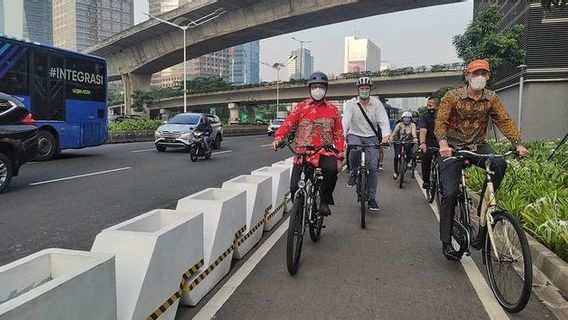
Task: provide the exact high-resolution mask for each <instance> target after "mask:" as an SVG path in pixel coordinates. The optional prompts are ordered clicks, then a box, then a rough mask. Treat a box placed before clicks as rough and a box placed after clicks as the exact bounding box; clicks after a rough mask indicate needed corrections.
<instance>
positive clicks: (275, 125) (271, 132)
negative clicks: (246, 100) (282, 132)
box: [268, 119, 284, 136]
mask: <svg viewBox="0 0 568 320" xmlns="http://www.w3.org/2000/svg"><path fill="white" fill-rule="evenodd" d="M282 123H284V119H274V120H272V121H271V122H270V124H269V125H268V135H269V136H273V135H274V133H275V132H276V130H278V128H280V125H281V124H282Z"/></svg>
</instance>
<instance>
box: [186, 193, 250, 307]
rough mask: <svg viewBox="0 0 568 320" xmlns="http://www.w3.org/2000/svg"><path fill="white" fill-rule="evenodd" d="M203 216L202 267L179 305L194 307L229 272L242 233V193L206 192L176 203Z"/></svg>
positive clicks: (243, 208)
mask: <svg viewBox="0 0 568 320" xmlns="http://www.w3.org/2000/svg"><path fill="white" fill-rule="evenodd" d="M176 210H178V211H186V210H199V211H202V212H203V256H204V260H205V264H204V267H203V268H201V269H200V270H199V271H198V273H197V274H196V276H195V277H194V278H193V279H192V280H190V281H189V282H188V284H187V285H186V286H184V288H183V295H182V304H183V305H187V306H195V305H197V303H198V302H199V301H200V300H201V299H202V298H203V297H204V296H205V295H206V294H207V293H208V292H209V291H211V289H213V287H215V285H216V284H217V283H219V281H221V279H223V277H224V276H225V275H227V274H228V273H229V271H230V268H231V260H232V257H233V250H234V245H235V242H236V239H238V238H239V237H240V235H241V234H242V233H243V232H244V231H245V230H246V191H245V190H234V189H231V190H228V189H219V188H209V189H205V190H203V191H201V192H197V193H194V194H192V195H190V196H187V197H185V198H183V199H180V200H179V201H178V203H177V207H176Z"/></svg>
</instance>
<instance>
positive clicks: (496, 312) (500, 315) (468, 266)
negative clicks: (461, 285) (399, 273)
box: [414, 174, 509, 320]
mask: <svg viewBox="0 0 568 320" xmlns="http://www.w3.org/2000/svg"><path fill="white" fill-rule="evenodd" d="M414 177H415V179H414V180H415V181H416V182H417V183H418V187H419V188H420V190H421V191H422V193H423V194H424V197H426V190H425V189H423V188H422V182H423V180H422V177H421V176H420V175H418V174H417V175H415V176H414ZM429 205H430V208H432V211H433V212H434V215H435V216H436V219H438V222H440V213H439V212H438V208H437V207H436V205H435V203H430V204H429ZM460 262H461V264H462V266H463V268H464V270H465V273H466V274H467V277H468V278H469V282H470V283H471V284H472V286H473V288H474V289H475V292H476V293H477V296H478V297H479V300H480V301H481V304H483V308H485V312H487V315H488V316H489V319H491V320H504V319H509V317H508V316H507V313H506V312H505V310H503V308H501V305H500V304H499V303H498V302H497V300H496V298H495V296H494V295H493V292H492V291H491V289H490V288H489V286H488V285H487V282H486V281H485V278H483V275H482V274H481V271H479V268H478V267H477V265H476V264H475V261H473V259H472V258H471V257H469V256H466V255H465V254H464V255H463V257H462V258H461V260H460Z"/></svg>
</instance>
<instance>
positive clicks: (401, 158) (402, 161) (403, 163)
mask: <svg viewBox="0 0 568 320" xmlns="http://www.w3.org/2000/svg"><path fill="white" fill-rule="evenodd" d="M394 144H395V145H400V146H401V148H400V152H399V153H398V159H397V160H396V161H397V162H398V187H399V188H401V189H402V185H403V184H404V174H405V173H406V170H408V168H407V166H408V164H409V163H410V162H409V161H407V160H406V148H407V146H408V145H410V144H412V142H403V141H395V142H394ZM412 170H413V176H414V168H412Z"/></svg>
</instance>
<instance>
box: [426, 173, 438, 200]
mask: <svg viewBox="0 0 568 320" xmlns="http://www.w3.org/2000/svg"><path fill="white" fill-rule="evenodd" d="M428 182H429V184H430V188H429V189H428V190H426V197H427V199H428V203H432V202H434V199H435V198H436V191H437V188H438V172H437V171H436V168H435V166H434V164H432V168H431V169H430V180H429V181H428Z"/></svg>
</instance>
